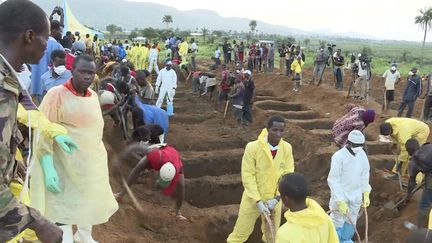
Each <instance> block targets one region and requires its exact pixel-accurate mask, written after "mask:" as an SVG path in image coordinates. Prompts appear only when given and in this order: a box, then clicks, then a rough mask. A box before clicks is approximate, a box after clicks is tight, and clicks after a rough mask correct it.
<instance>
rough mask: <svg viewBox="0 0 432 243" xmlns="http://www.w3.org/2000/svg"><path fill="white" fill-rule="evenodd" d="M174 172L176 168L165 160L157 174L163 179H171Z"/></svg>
mask: <svg viewBox="0 0 432 243" xmlns="http://www.w3.org/2000/svg"><path fill="white" fill-rule="evenodd" d="M175 174H176V169H175V167H174V165H173V164H172V163H171V162H167V163H165V164H164V165H162V167H161V168H160V170H159V176H160V178H161V179H162V180H163V181H172V179H173V178H174V176H175Z"/></svg>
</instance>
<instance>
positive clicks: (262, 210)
mask: <svg viewBox="0 0 432 243" xmlns="http://www.w3.org/2000/svg"><path fill="white" fill-rule="evenodd" d="M257 207H258V211H259V212H260V214H264V213H266V214H270V210H269V209H268V207H267V206H266V205H265V204H264V202H263V201H259V202H257Z"/></svg>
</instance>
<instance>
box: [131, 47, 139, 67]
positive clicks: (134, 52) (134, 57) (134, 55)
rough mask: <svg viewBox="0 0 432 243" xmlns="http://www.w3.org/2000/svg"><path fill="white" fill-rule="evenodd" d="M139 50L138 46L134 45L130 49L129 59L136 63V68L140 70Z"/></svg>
mask: <svg viewBox="0 0 432 243" xmlns="http://www.w3.org/2000/svg"><path fill="white" fill-rule="evenodd" d="M137 51H138V47H136V46H132V48H131V50H130V57H129V60H130V61H131V62H132V63H133V64H134V66H135V69H136V70H139V68H138V60H137V55H138V53H137Z"/></svg>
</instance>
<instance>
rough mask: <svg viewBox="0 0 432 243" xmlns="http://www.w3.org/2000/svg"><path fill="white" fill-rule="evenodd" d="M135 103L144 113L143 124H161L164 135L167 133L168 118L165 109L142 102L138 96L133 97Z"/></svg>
mask: <svg viewBox="0 0 432 243" xmlns="http://www.w3.org/2000/svg"><path fill="white" fill-rule="evenodd" d="M135 103H136V104H137V106H138V107H139V108H141V110H142V111H143V113H144V114H143V115H144V122H145V124H146V125H150V124H157V125H159V126H161V127H162V128H163V130H164V133H165V136H166V135H167V134H168V128H169V119H168V114H167V113H166V112H165V110H163V109H161V108H158V107H157V106H155V105H148V104H143V103H142V102H141V101H140V100H139V98H138V97H135Z"/></svg>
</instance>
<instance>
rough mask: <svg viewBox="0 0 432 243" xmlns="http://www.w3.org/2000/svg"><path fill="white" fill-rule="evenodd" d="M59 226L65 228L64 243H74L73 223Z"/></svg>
mask: <svg viewBox="0 0 432 243" xmlns="http://www.w3.org/2000/svg"><path fill="white" fill-rule="evenodd" d="M59 227H60V229H61V230H63V240H62V243H74V239H73V238H74V237H73V231H72V225H62V226H59Z"/></svg>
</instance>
